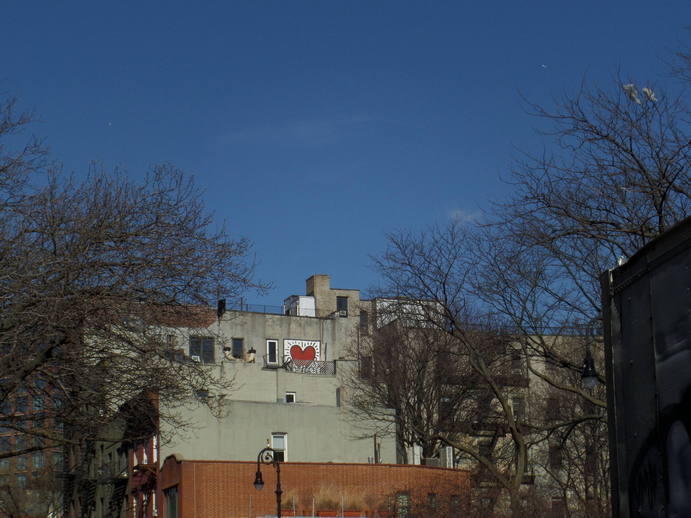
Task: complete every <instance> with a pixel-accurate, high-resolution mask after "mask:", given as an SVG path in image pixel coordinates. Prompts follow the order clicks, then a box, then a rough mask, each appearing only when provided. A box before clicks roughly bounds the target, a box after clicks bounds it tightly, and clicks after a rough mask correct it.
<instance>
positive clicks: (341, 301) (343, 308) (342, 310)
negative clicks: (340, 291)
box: [336, 297, 348, 317]
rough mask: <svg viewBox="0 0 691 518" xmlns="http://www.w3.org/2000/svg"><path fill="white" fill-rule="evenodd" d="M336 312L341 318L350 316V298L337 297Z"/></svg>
mask: <svg viewBox="0 0 691 518" xmlns="http://www.w3.org/2000/svg"><path fill="white" fill-rule="evenodd" d="M336 311H338V316H340V317H347V316H348V297H336Z"/></svg>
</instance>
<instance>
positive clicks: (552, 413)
mask: <svg viewBox="0 0 691 518" xmlns="http://www.w3.org/2000/svg"><path fill="white" fill-rule="evenodd" d="M546 413H547V419H559V418H560V417H561V409H560V408H559V398H557V397H554V396H549V397H548V398H547V412H546Z"/></svg>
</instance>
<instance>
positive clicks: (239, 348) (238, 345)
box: [232, 338, 245, 359]
mask: <svg viewBox="0 0 691 518" xmlns="http://www.w3.org/2000/svg"><path fill="white" fill-rule="evenodd" d="M232 353H233V358H238V359H242V358H243V356H244V355H245V341H244V340H243V339H242V338H233V351H232Z"/></svg>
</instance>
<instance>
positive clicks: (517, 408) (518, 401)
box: [511, 396, 525, 421]
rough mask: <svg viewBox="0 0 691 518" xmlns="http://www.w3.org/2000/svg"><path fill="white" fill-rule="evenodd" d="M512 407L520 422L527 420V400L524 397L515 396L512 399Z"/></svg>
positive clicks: (515, 416)
mask: <svg viewBox="0 0 691 518" xmlns="http://www.w3.org/2000/svg"><path fill="white" fill-rule="evenodd" d="M511 406H513V416H514V418H515V419H516V420H518V421H524V420H525V398H524V397H523V396H514V397H512V398H511Z"/></svg>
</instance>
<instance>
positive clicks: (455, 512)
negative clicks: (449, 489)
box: [449, 495, 461, 518]
mask: <svg viewBox="0 0 691 518" xmlns="http://www.w3.org/2000/svg"><path fill="white" fill-rule="evenodd" d="M449 511H450V513H451V516H452V517H453V518H457V517H460V516H461V496H460V495H451V499H450V501H449Z"/></svg>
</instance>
